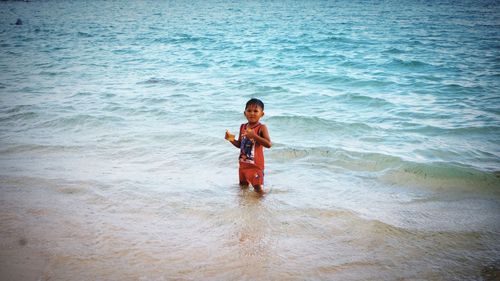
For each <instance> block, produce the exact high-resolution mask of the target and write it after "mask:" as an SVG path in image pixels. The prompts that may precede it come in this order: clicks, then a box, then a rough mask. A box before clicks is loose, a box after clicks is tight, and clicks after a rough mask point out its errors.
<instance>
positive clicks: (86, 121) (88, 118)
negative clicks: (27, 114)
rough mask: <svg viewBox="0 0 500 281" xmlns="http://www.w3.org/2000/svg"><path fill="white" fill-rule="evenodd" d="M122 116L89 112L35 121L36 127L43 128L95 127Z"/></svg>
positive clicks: (120, 119)
mask: <svg viewBox="0 0 500 281" xmlns="http://www.w3.org/2000/svg"><path fill="white" fill-rule="evenodd" d="M122 121H124V119H123V118H121V117H118V116H109V115H98V116H97V115H89V114H78V115H73V116H67V117H58V118H55V119H52V120H48V121H41V122H39V123H37V124H36V125H37V127H44V128H68V127H71V128H74V129H78V128H80V127H95V126H102V125H104V124H108V123H110V122H111V123H113V122H115V123H116V122H122Z"/></svg>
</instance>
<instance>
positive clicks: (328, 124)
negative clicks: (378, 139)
mask: <svg viewBox="0 0 500 281" xmlns="http://www.w3.org/2000/svg"><path fill="white" fill-rule="evenodd" d="M266 122H268V123H269V124H272V125H273V126H275V127H283V126H293V128H295V129H297V128H300V129H304V130H313V131H317V130H329V131H339V130H355V131H369V130H373V129H374V128H372V127H370V126H369V125H367V124H365V123H347V122H338V121H334V120H328V119H324V118H320V117H316V116H271V117H268V118H267V119H266Z"/></svg>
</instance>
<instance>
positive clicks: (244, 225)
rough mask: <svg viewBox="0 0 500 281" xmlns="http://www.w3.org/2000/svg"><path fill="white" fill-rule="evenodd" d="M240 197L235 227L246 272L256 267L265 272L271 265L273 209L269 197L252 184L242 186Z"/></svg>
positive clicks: (248, 274)
mask: <svg viewBox="0 0 500 281" xmlns="http://www.w3.org/2000/svg"><path fill="white" fill-rule="evenodd" d="M237 200H238V206H239V209H237V212H238V213H239V215H238V220H237V221H236V226H235V231H236V238H237V239H238V255H239V258H240V261H242V262H244V268H243V271H244V275H247V276H252V275H254V274H253V272H254V271H256V270H257V271H259V272H260V273H263V271H265V270H266V269H269V268H270V266H269V262H270V257H271V252H270V251H271V249H272V245H271V243H272V241H273V240H272V239H271V237H270V236H271V235H272V226H271V224H270V221H271V220H272V219H273V218H272V213H271V212H269V210H268V209H267V206H266V203H267V202H265V197H263V196H261V195H260V194H258V193H257V192H255V191H253V189H251V188H241V189H240V191H239V192H238V195H237Z"/></svg>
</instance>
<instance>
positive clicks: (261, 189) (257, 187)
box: [253, 185, 266, 195]
mask: <svg viewBox="0 0 500 281" xmlns="http://www.w3.org/2000/svg"><path fill="white" fill-rule="evenodd" d="M253 189H254V190H255V192H257V193H259V194H261V195H263V194H265V193H266V192H265V191H264V186H262V185H255V186H253Z"/></svg>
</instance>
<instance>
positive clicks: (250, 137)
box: [246, 128, 255, 139]
mask: <svg viewBox="0 0 500 281" xmlns="http://www.w3.org/2000/svg"><path fill="white" fill-rule="evenodd" d="M246 136H247V138H249V139H253V138H254V137H255V132H254V131H253V130H252V129H251V128H248V129H247V131H246Z"/></svg>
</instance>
